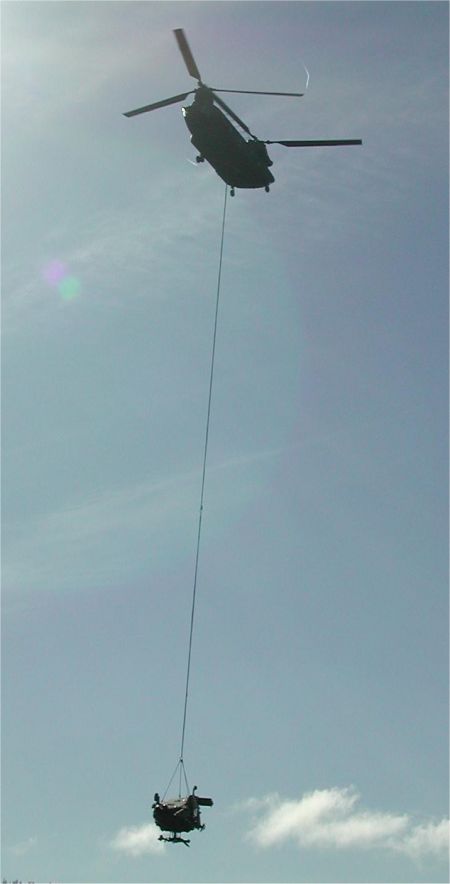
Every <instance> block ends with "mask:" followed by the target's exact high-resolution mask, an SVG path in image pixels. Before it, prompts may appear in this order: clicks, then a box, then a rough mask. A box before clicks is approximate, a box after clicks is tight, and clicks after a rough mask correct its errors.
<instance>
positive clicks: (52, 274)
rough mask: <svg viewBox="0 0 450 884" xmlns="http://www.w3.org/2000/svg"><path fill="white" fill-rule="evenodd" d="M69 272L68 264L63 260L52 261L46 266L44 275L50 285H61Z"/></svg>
mask: <svg viewBox="0 0 450 884" xmlns="http://www.w3.org/2000/svg"><path fill="white" fill-rule="evenodd" d="M66 274H67V266H66V264H64V262H63V261H50V263H49V264H47V265H46V266H45V267H44V272H43V276H44V279H45V281H46V282H48V283H49V285H59V283H60V282H61V280H62V279H64V277H65V276H66Z"/></svg>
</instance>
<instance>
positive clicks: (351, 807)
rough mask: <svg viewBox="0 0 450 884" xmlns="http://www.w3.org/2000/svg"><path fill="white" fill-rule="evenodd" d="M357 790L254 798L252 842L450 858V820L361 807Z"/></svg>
mask: <svg viewBox="0 0 450 884" xmlns="http://www.w3.org/2000/svg"><path fill="white" fill-rule="evenodd" d="M359 804H360V795H359V794H358V793H357V792H356V791H355V790H354V789H352V788H331V789H317V790H315V791H314V792H309V793H306V794H305V795H303V796H302V797H301V798H299V799H297V800H285V799H282V798H281V797H280V796H279V795H276V794H275V795H268V796H266V797H265V798H262V799H250V800H249V801H247V802H246V803H245V805H244V808H245V809H246V810H247V811H251V812H253V814H254V819H253V822H252V825H251V828H250V830H249V831H248V832H247V835H246V838H247V839H248V840H249V841H251V842H253V843H254V844H255V845H257V846H258V847H262V848H270V847H277V846H278V845H281V844H285V843H287V842H289V841H292V842H294V843H295V844H297V846H298V847H300V848H310V849H324V848H331V849H333V848H334V849H339V850H345V849H347V850H349V849H356V850H358V849H370V848H376V849H377V850H380V849H386V850H393V851H396V852H398V853H403V854H406V855H408V856H409V857H411V858H412V859H415V860H420V859H423V858H425V857H430V856H434V857H435V858H437V859H439V858H443V857H445V856H446V855H447V854H448V845H449V821H448V820H447V819H443V820H440V821H439V822H434V821H427V822H421V823H416V822H415V821H414V820H413V819H412V817H411V816H410V815H409V814H401V815H398V814H392V813H386V812H380V811H371V810H366V809H361V808H360V806H359Z"/></svg>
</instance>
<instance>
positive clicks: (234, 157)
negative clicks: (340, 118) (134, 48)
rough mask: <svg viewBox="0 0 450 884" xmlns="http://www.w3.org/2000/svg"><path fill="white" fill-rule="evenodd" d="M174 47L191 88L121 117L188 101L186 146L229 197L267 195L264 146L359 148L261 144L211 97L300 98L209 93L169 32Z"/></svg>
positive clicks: (180, 36)
mask: <svg viewBox="0 0 450 884" xmlns="http://www.w3.org/2000/svg"><path fill="white" fill-rule="evenodd" d="M174 34H175V37H176V40H177V43H178V47H179V49H180V52H181V54H182V56H183V59H184V63H185V65H186V67H187V70H188V73H189V74H190V75H191V77H194V79H196V80H197V88H196V89H191V90H190V91H189V92H182V93H181V94H180V95H173V96H172V97H171V98H165V99H163V100H162V101H155V102H154V103H153V104H147V105H145V107H138V108H136V110H131V111H127V112H126V113H125V114H124V116H125V117H134V116H137V115H138V114H145V113H147V112H148V111H152V110H157V109H158V108H160V107H166V106H167V105H170V104H177V103H178V102H180V101H184V100H185V98H187V96H188V95H194V96H195V98H194V101H193V103H192V104H191V105H189V106H188V107H183V116H184V119H185V122H186V125H187V127H188V129H189V131H190V133H191V142H192V144H193V145H194V147H196V148H197V150H198V151H199V153H198V155H197V157H196V160H197V162H198V163H202V162H203V161H204V160H208V163H209V164H210V165H211V166H212V167H213V169H214V170H215V171H216V172H217V174H218V175H219V177H220V178H222V180H223V181H225V183H226V184H229V185H230V187H231V191H230V193H231V196H234V190H235V187H242V188H257V187H264V189H265V190H266V191H268V190H269V186H270V184H272V183H273V182H274V181H275V179H274V177H273V175H272V173H271V172H270V171H269V166H272V165H273V163H272V160H271V159H270V157H269V154H268V153H267V148H266V144H281V145H283V147H335V146H337V145H351V144H362V141H361V139H359V138H358V139H356V138H353V139H344V140H339V139H334V140H322V141H320V140H319V141H318V140H314V141H261V140H260V139H259V138H257V137H256V135H253V133H252V132H250V129H249V128H248V126H247V125H246V124H245V123H244V122H243V121H242V120H241V119H240V118H239V117H238V116H237V114H235V113H234V111H233V110H231V108H230V107H228V105H227V104H225V102H224V101H223V99H222V98H220V97H219V96H218V95H217V92H239V93H243V94H247V95H286V96H292V97H296V98H301V97H302V95H303V93H302V92H258V91H256V92H255V91H254V90H248V89H211V88H210V87H209V86H206V85H205V83H203V81H202V78H201V74H200V71H199V69H198V67H197V65H196V62H195V60H194V56H193V55H192V52H191V50H190V48H189V44H188V41H187V39H186V36H185V33H184V31H183V29H182V28H177V29H176V30H174ZM231 120H233V121H234V122H235V123H236V124H237V125H238V126H239V128H240V129H242V131H243V132H245V133H246V134H247V135H249V136H250V138H249V139H248V140H246V139H245V137H244V136H243V135H241V133H240V132H239V131H238V129H236V127H235V126H233V123H232V122H231Z"/></svg>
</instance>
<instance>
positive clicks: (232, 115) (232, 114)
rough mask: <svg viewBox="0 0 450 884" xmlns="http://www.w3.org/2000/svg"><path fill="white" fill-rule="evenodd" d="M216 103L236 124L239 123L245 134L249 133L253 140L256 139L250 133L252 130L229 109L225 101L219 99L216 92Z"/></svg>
mask: <svg viewBox="0 0 450 884" xmlns="http://www.w3.org/2000/svg"><path fill="white" fill-rule="evenodd" d="M214 101H216V102H217V104H218V105H220V107H222V108H223V109H224V111H226V113H227V114H228V115H229V116H230V117H231V119H232V120H234V122H235V123H237V124H238V126H240V127H241V129H243V130H244V132H247V133H248V134H249V135H251V137H252V138H255V136H254V135H253V134H252V133H251V132H250V129H249V128H248V126H246V125H245V123H244V122H243V121H242V120H240V119H239V117H238V115H237V114H235V112H234V111H232V110H231V107H228V105H227V104H225V102H224V101H223V99H222V98H219V96H218V95H216V93H215V92H214Z"/></svg>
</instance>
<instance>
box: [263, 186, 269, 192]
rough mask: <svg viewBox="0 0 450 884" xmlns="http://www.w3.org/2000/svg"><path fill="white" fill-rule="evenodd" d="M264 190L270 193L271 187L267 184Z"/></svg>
mask: <svg viewBox="0 0 450 884" xmlns="http://www.w3.org/2000/svg"><path fill="white" fill-rule="evenodd" d="M264 190H265V191H266V193H269V190H270V187H269V185H268V184H266V186H265V188H264Z"/></svg>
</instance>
